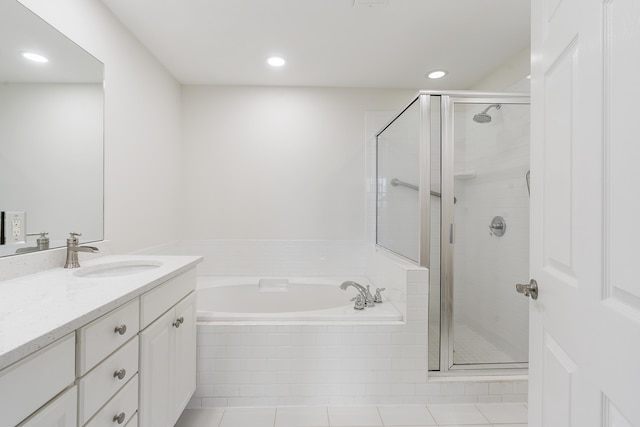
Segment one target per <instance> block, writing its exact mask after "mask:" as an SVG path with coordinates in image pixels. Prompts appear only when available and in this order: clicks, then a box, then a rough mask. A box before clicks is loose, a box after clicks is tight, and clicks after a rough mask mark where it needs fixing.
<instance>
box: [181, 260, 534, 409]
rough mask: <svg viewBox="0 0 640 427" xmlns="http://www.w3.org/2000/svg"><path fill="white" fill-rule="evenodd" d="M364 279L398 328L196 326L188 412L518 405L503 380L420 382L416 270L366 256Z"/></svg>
mask: <svg viewBox="0 0 640 427" xmlns="http://www.w3.org/2000/svg"><path fill="white" fill-rule="evenodd" d="M366 256H367V267H366V269H367V271H366V277H367V278H368V279H369V280H370V282H371V283H372V284H373V285H374V286H378V287H382V286H384V287H387V291H386V292H387V295H388V297H389V299H390V300H391V301H392V302H393V303H394V305H395V306H396V307H397V308H398V309H399V310H400V311H401V312H403V316H404V319H405V322H396V323H394V324H372V323H365V322H350V323H346V322H327V323H326V324H309V323H308V322H300V323H299V324H285V323H284V322H279V323H278V322H270V323H269V324H265V323H259V322H253V323H247V322H215V323H208V324H200V325H199V326H198V387H197V390H196V392H195V394H194V397H193V398H192V399H191V401H190V404H189V406H190V407H191V408H200V407H202V408H205V407H242V406H250V407H256V406H267V407H273V406H300V405H327V406H328V405H382V404H383V405H391V404H442V403H460V404H462V403H478V402H490V403H492V402H510V401H520V402H522V401H525V400H526V393H527V383H526V381H524V380H520V381H513V380H509V379H506V378H502V380H493V379H491V378H484V379H482V380H478V381H454V382H443V381H441V380H439V381H438V382H427V379H428V378H427V377H428V371H427V297H428V295H427V289H428V287H427V279H428V272H427V270H426V269H421V268H418V267H415V266H413V265H411V264H409V263H406V262H404V261H402V260H401V259H398V258H396V257H394V256H393V255H390V254H388V253H386V252H385V251H382V250H375V249H371V250H370V251H369V253H368V254H367V255H366Z"/></svg>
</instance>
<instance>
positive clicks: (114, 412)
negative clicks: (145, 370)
mask: <svg viewBox="0 0 640 427" xmlns="http://www.w3.org/2000/svg"><path fill="white" fill-rule="evenodd" d="M137 411H138V375H135V376H134V377H133V378H132V379H131V381H129V382H128V383H127V385H125V386H124V388H123V389H122V390H120V391H119V392H118V393H117V394H116V395H115V396H114V397H113V399H111V400H110V401H109V402H108V403H107V404H106V405H105V406H104V407H103V408H102V409H100V411H98V413H97V414H96V416H95V417H93V418H92V419H91V421H89V422H88V423H87V424H86V426H85V427H114V426H118V425H121V426H124V425H126V423H127V422H128V421H129V420H130V419H131V417H133V416H134V415H135V414H136V412H137ZM122 414H124V415H122ZM118 417H121V418H118Z"/></svg>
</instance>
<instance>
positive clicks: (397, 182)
mask: <svg viewBox="0 0 640 427" xmlns="http://www.w3.org/2000/svg"><path fill="white" fill-rule="evenodd" d="M389 182H390V184H391V185H392V186H394V187H397V186H398V185H400V186H402V187H407V188H410V189H412V190H416V191H418V190H420V187H418V186H417V185H413V184H409V183H408V182H404V181H400V180H399V179H398V178H391V181H389ZM430 193H431V195H432V196H436V197H441V195H440V193H438V192H437V191H431V192H430ZM457 201H458V199H456V198H455V197H454V198H453V203H454V204H455V203H456V202H457Z"/></svg>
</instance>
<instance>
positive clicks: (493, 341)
mask: <svg viewBox="0 0 640 427" xmlns="http://www.w3.org/2000/svg"><path fill="white" fill-rule="evenodd" d="M446 101H447V103H448V105H447V114H445V121H448V124H447V125H445V126H447V134H446V135H445V137H444V139H443V141H444V142H443V152H445V153H446V156H447V157H448V158H447V159H446V160H444V162H443V187H444V188H443V204H446V202H447V199H445V197H444V196H445V193H447V192H449V191H452V192H453V196H455V203H453V202H452V203H449V204H448V205H447V206H446V207H444V206H443V209H444V210H443V219H444V223H445V224H446V223H447V219H448V220H449V221H450V223H451V224H454V227H453V229H452V232H453V239H452V241H453V244H450V245H448V248H447V249H448V254H449V260H448V262H447V263H445V264H446V267H445V268H446V269H448V272H449V274H448V275H447V277H448V281H449V283H448V284H447V283H444V286H448V288H449V289H448V299H449V301H448V302H449V307H450V312H449V313H448V316H449V318H448V333H449V337H448V339H449V345H448V346H447V347H448V348H446V349H443V351H447V352H448V354H446V355H445V359H447V362H448V363H447V365H448V366H447V367H448V368H449V369H456V368H470V367H472V368H482V367H490V366H487V365H491V366H492V367H495V366H496V365H503V366H506V365H504V364H511V365H512V366H513V367H518V366H517V364H522V363H526V362H527V360H528V357H527V355H528V299H527V298H523V296H522V295H520V294H518V293H516V291H515V284H516V283H527V282H528V279H529V188H528V175H529V105H528V104H518V103H514V100H513V99H484V100H483V99H461V98H458V99H455V98H450V99H448V100H446ZM445 181H446V183H445ZM443 228H446V227H443ZM445 231H446V230H445ZM443 253H444V252H443ZM520 366H522V365H520Z"/></svg>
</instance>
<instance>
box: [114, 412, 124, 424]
mask: <svg viewBox="0 0 640 427" xmlns="http://www.w3.org/2000/svg"><path fill="white" fill-rule="evenodd" d="M125 416H126V415H125V414H124V412H120V413H119V414H118V415H116V416H115V417H113V422H114V423H118V424H122V423H123V422H124V417H125Z"/></svg>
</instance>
